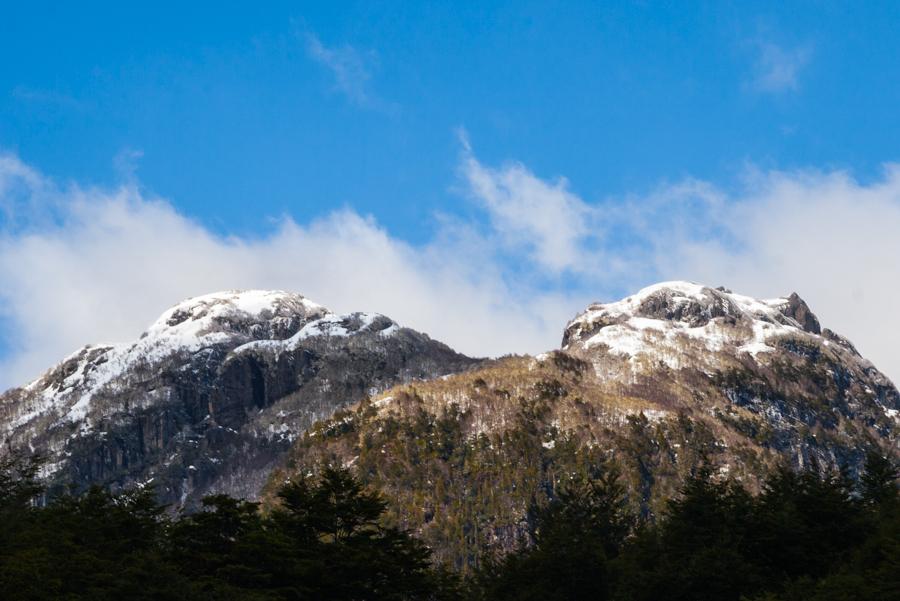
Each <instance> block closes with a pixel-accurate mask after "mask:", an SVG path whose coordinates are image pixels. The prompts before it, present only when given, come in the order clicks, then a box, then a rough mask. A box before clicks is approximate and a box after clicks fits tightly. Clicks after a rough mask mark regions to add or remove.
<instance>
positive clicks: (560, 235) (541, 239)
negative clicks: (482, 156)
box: [460, 132, 599, 274]
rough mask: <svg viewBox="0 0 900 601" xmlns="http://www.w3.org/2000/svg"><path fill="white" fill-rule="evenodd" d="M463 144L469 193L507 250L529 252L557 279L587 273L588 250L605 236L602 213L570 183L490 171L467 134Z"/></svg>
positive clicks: (519, 170) (506, 169)
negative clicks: (585, 248) (593, 240)
mask: <svg viewBox="0 0 900 601" xmlns="http://www.w3.org/2000/svg"><path fill="white" fill-rule="evenodd" d="M460 138H461V141H462V144H463V155H462V161H461V169H460V171H461V175H462V177H463V179H464V181H465V183H466V186H467V191H468V192H469V194H470V195H471V196H472V198H474V199H475V200H476V201H477V202H478V203H479V204H480V205H481V206H482V207H483V208H484V209H485V210H486V212H487V214H488V217H489V218H490V220H491V224H492V226H493V230H494V232H495V233H496V234H498V235H499V236H500V239H501V242H502V243H503V244H504V246H506V247H508V248H509V249H510V250H512V251H513V252H516V251H520V252H521V251H524V253H526V254H527V256H528V257H529V259H530V260H531V261H533V262H535V263H536V264H537V265H538V266H539V267H540V268H541V269H542V270H546V271H549V272H551V273H552V274H559V273H562V272H565V271H572V272H580V271H583V270H584V267H585V265H586V262H585V261H584V254H583V252H582V247H583V245H584V243H585V241H586V239H587V238H589V237H593V236H596V235H598V234H599V224H598V223H595V218H596V216H597V211H596V210H595V209H594V208H592V207H591V206H589V205H588V204H587V203H586V202H585V201H583V200H582V199H581V198H579V197H578V196H577V195H576V194H574V193H573V192H571V191H570V190H569V184H568V182H567V181H566V179H565V178H558V179H556V180H555V181H549V182H548V181H545V180H543V179H541V178H539V177H537V176H535V175H534V174H533V173H531V172H530V171H529V170H528V169H527V168H526V167H525V166H524V165H522V164H521V163H509V164H507V165H504V166H502V167H500V168H491V167H487V166H485V165H483V164H482V163H481V162H479V161H478V159H477V158H476V157H475V154H474V153H473V152H472V148H471V146H470V144H469V141H468V138H467V137H466V135H465V133H464V132H462V133H461V134H460Z"/></svg>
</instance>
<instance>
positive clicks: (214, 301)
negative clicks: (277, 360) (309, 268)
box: [144, 290, 331, 340]
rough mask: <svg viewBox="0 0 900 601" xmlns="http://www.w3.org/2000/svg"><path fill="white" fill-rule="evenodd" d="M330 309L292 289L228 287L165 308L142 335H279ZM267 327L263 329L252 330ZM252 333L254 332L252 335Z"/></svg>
mask: <svg viewBox="0 0 900 601" xmlns="http://www.w3.org/2000/svg"><path fill="white" fill-rule="evenodd" d="M330 313H331V312H330V311H329V310H328V309H326V308H325V307H323V306H321V305H319V304H317V303H314V302H312V301H310V300H309V299H307V298H305V297H303V296H301V295H299V294H295V293H291V292H283V291H281V290H230V291H226V292H216V293H213V294H206V295H203V296H197V297H194V298H190V299H187V300H185V301H183V302H180V303H178V304H177V305H175V306H174V307H172V308H170V309H169V310H167V311H166V312H164V313H163V314H162V315H161V316H160V318H159V319H157V320H156V321H155V322H154V323H153V324H152V325H151V326H150V327H149V328H148V329H147V331H146V332H145V334H144V336H150V337H155V336H162V337H168V338H178V337H186V338H188V339H190V340H193V339H196V338H199V337H202V336H205V335H208V334H210V333H215V332H223V331H224V332H235V333H247V334H251V335H252V334H256V333H258V334H266V336H265V337H267V338H272V339H281V338H287V337H289V336H292V335H293V334H294V333H295V332H296V331H297V330H298V329H299V328H300V327H302V325H303V324H304V323H306V322H309V321H311V320H313V319H319V318H321V317H324V316H326V315H329V314H330ZM254 328H255V329H256V330H260V329H263V330H269V331H266V332H253V331H252V330H253V329H254ZM254 337H255V336H254Z"/></svg>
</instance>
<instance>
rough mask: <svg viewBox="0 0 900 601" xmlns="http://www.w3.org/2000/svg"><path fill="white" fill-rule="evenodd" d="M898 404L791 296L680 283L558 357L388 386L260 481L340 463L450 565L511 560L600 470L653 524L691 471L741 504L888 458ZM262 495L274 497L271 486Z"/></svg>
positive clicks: (607, 310)
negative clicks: (770, 489)
mask: <svg viewBox="0 0 900 601" xmlns="http://www.w3.org/2000/svg"><path fill="white" fill-rule="evenodd" d="M898 416H900V393H898V391H897V389H896V387H895V386H894V385H893V384H892V383H891V382H890V381H889V380H888V378H886V377H885V376H884V375H883V374H881V372H879V371H878V370H877V369H876V368H875V367H874V366H873V365H872V364H871V363H870V362H869V361H867V360H866V359H864V358H863V357H861V356H860V354H859V353H858V352H857V351H856V349H855V348H854V347H853V345H852V344H850V343H849V342H848V341H847V340H846V339H844V338H842V337H841V336H839V335H837V334H835V333H833V332H831V331H830V330H827V329H825V330H823V329H822V328H821V325H820V324H819V321H818V319H817V318H816V316H815V315H814V314H813V313H812V311H811V310H810V309H809V307H808V306H807V305H806V303H805V302H803V300H802V299H800V298H799V297H798V296H797V295H796V294H792V295H790V296H788V297H785V298H779V299H773V300H757V299H753V298H749V297H746V296H741V295H738V294H734V293H732V292H730V291H727V290H724V289H712V288H708V287H704V286H700V285H696V284H690V283H686V282H668V283H664V284H659V285H656V286H651V287H650V288H647V289H644V290H642V291H640V292H639V293H637V294H635V295H633V296H631V297H628V298H626V299H623V300H621V301H619V302H615V303H607V304H596V305H592V306H590V307H588V309H587V310H586V311H585V312H584V313H582V314H581V315H579V316H577V317H576V318H575V319H573V320H572V321H571V322H570V323H569V324H568V325H567V326H566V328H565V333H564V336H563V344H562V348H561V349H560V350H556V351H552V352H549V353H546V354H544V355H540V356H538V357H510V358H506V359H501V360H498V361H493V362H490V363H487V364H484V365H482V366H481V367H480V368H478V369H475V370H470V371H468V372H465V373H461V374H457V375H453V376H450V377H448V378H445V379H440V380H433V381H429V382H424V383H415V384H410V385H403V386H399V387H395V388H393V389H391V390H388V391H387V392H385V393H384V394H383V395H381V396H378V397H375V398H373V399H371V400H368V401H366V402H364V403H361V404H359V405H357V406H355V407H354V408H352V409H351V410H350V411H345V412H341V413H340V414H339V415H337V416H335V417H334V418H332V419H330V420H326V421H324V422H322V423H320V424H318V425H317V426H315V427H314V428H313V429H312V430H311V431H310V432H309V433H308V434H307V435H306V436H304V437H303V438H301V439H298V440H297V442H296V443H295V448H294V449H293V450H292V452H291V462H292V463H291V466H292V467H283V468H282V469H279V470H278V471H277V472H276V474H275V476H274V478H273V482H275V481H279V482H280V481H283V479H284V478H288V477H290V476H291V474H292V473H295V472H296V471H298V470H304V471H307V470H314V469H316V466H317V465H321V462H322V461H323V460H324V461H327V462H335V463H341V464H343V465H352V466H354V467H355V468H356V469H357V470H358V473H359V474H360V476H361V477H363V478H364V479H365V480H367V481H368V482H371V483H372V484H374V485H376V486H378V487H381V488H383V489H385V490H386V491H387V493H388V495H389V496H390V497H391V498H394V499H396V503H395V504H394V505H393V506H392V511H393V512H394V513H393V516H394V519H396V520H397V521H398V522H399V523H401V524H402V525H404V526H406V527H408V528H412V529H413V530H415V531H416V532H418V533H419V535H420V536H422V537H423V538H424V539H425V540H426V541H427V542H428V543H429V544H430V545H431V546H432V547H434V548H435V549H437V554H438V557H440V558H442V559H446V560H449V561H452V562H455V563H456V564H457V565H460V566H463V565H465V564H467V563H471V562H472V561H474V558H475V557H477V555H478V554H479V553H480V552H481V550H482V549H483V548H484V547H485V546H487V547H491V546H493V547H495V548H499V549H504V548H510V547H512V546H513V545H514V544H515V542H516V540H517V539H518V538H519V537H521V536H523V535H525V534H526V532H527V519H528V514H529V508H530V507H532V506H533V504H534V503H541V502H545V501H546V500H547V499H548V498H549V497H552V496H553V495H554V494H555V487H556V485H557V484H558V483H559V481H560V480H561V479H563V478H565V477H567V476H568V475H570V474H572V473H585V474H590V473H592V472H593V471H595V470H597V469H607V468H608V467H609V466H610V465H611V464H615V465H617V466H618V467H619V468H620V469H621V470H622V472H623V475H624V479H625V482H626V484H627V486H628V489H629V491H630V495H631V499H632V502H633V503H634V504H635V506H637V507H639V508H640V509H641V510H642V511H643V512H644V513H645V514H646V515H653V514H655V513H656V512H658V511H659V510H660V508H661V507H662V503H663V501H664V500H665V499H666V498H669V497H671V496H672V495H674V494H675V493H676V492H677V488H678V486H679V485H680V483H681V481H682V480H683V478H684V476H685V475H687V474H688V473H690V472H691V471H692V470H694V469H696V468H697V467H698V466H699V465H700V464H701V463H702V462H711V463H712V464H713V465H714V466H715V468H716V469H717V470H718V473H720V474H722V475H723V476H725V475H729V476H731V477H734V478H736V479H737V480H739V481H740V482H743V483H744V484H745V485H746V486H747V487H748V488H749V489H751V490H758V488H759V486H760V484H761V479H762V478H763V477H764V476H765V474H766V472H767V471H768V470H769V469H771V468H772V467H774V466H775V465H776V464H778V463H788V464H790V465H792V466H794V467H796V468H805V467H809V466H811V465H816V466H819V467H821V468H823V469H831V468H837V467H840V468H845V469H847V470H848V471H849V474H850V475H851V476H855V475H856V474H857V473H858V471H859V469H860V467H861V465H862V462H863V460H864V457H865V453H866V452H867V451H868V450H879V451H880V452H882V453H887V454H889V455H893V456H894V457H900V448H898V443H900V438H898V434H900V419H898ZM272 488H274V486H273V487H272Z"/></svg>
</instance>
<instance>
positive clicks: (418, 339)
mask: <svg viewBox="0 0 900 601" xmlns="http://www.w3.org/2000/svg"><path fill="white" fill-rule="evenodd" d="M475 362H476V360H474V359H470V358H467V357H464V356H463V355H459V354H458V353H455V352H454V351H452V350H451V349H449V347H447V346H446V345H443V344H441V343H439V342H436V341H433V340H432V339H431V338H429V337H428V336H427V335H425V334H422V333H419V332H415V331H414V330H410V329H408V328H403V327H401V326H399V325H398V324H397V323H396V322H394V321H393V320H391V319H390V318H387V317H385V316H383V315H380V314H376V313H350V314H346V315H337V314H334V313H332V312H331V311H329V310H328V309H326V308H325V307H323V306H321V305H319V304H317V303H314V302H312V301H310V300H308V299H306V298H305V297H303V296H302V295H299V294H293V293H287V292H282V291H260V290H251V291H228V292H219V293H213V294H208V295H203V296H200V297H195V298H192V299H188V300H186V301H183V302H181V303H178V304H176V305H174V306H173V307H171V308H170V309H168V310H167V311H165V312H164V313H163V314H162V315H161V316H160V317H159V318H158V319H157V320H156V321H154V322H153V323H152V324H151V325H150V326H149V327H148V328H147V330H145V332H144V333H143V334H142V335H141V336H140V337H139V338H138V339H137V340H135V341H133V342H130V343H124V344H115V345H88V346H85V347H83V348H82V349H80V350H79V351H76V352H75V353H73V354H72V355H70V356H69V357H68V358H66V359H65V360H63V361H62V362H60V363H59V364H57V365H56V366H54V367H52V368H50V369H49V370H47V371H46V372H45V373H44V374H43V375H42V376H40V377H39V378H38V379H36V380H35V381H33V382H31V383H29V384H27V385H26V386H23V387H21V388H15V389H11V390H9V391H7V392H5V393H3V394H2V395H0V428H2V430H0V433H2V434H3V436H4V439H5V445H4V446H5V447H6V448H7V449H10V450H11V449H22V448H27V449H33V450H38V451H40V452H43V453H45V454H46V455H48V461H47V464H46V465H45V468H44V471H45V475H46V476H47V477H49V478H51V479H52V478H56V479H57V480H59V481H60V484H63V483H66V484H71V483H73V482H74V483H78V484H79V485H81V486H86V485H88V484H92V483H100V484H104V485H108V486H113V487H124V486H134V485H144V484H147V483H149V482H152V483H154V484H155V485H157V486H159V487H161V488H162V495H163V498H164V499H165V500H167V501H170V502H173V503H175V504H176V505H178V506H182V505H191V504H195V503H196V502H198V501H199V497H200V496H202V494H205V493H208V492H227V493H229V494H234V495H235V496H247V497H251V498H252V497H253V496H255V494H256V492H257V491H258V489H259V488H260V486H261V485H262V482H263V481H264V480H265V474H264V472H265V470H267V469H269V466H270V465H271V463H272V461H274V460H275V459H276V457H277V456H278V455H279V454H280V453H282V452H283V451H284V450H285V449H286V448H287V447H288V446H289V443H290V442H291V440H292V439H293V437H295V436H297V435H299V433H300V432H302V430H303V429H304V428H305V427H306V426H308V425H309V424H310V423H312V421H314V420H315V419H320V418H323V417H327V416H328V415H330V414H331V412H333V411H334V409H336V408H337V407H340V406H342V405H343V404H347V403H350V402H353V401H356V400H358V399H359V398H360V397H362V396H364V395H365V394H369V393H371V392H374V391H377V390H379V389H381V388H384V387H386V386H388V385H391V384H394V383H398V382H401V381H404V380H408V379H414V378H424V377H430V376H433V375H442V374H444V373H446V370H454V369H464V368H465V367H467V366H469V365H471V364H474V363H475ZM210 448H212V449H214V450H213V451H210ZM217 451H222V453H224V454H225V456H222V455H221V454H219V453H218V452H217ZM199 462H202V463H203V465H199ZM216 462H219V465H217V463H216ZM223 462H224V463H223ZM242 462H248V467H247V469H238V471H237V472H234V473H231V472H229V470H228V469H226V468H227V467H228V466H231V467H234V464H241V463H242ZM204 466H205V467H204ZM160 472H166V475H160ZM60 474H63V476H62V477H59V475H60ZM242 479H244V480H246V481H247V482H242V481H241V480H242Z"/></svg>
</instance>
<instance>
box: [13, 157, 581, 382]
mask: <svg viewBox="0 0 900 601" xmlns="http://www.w3.org/2000/svg"><path fill="white" fill-rule="evenodd" d="M0 184H3V185H4V186H5V188H7V189H12V188H16V189H20V190H25V191H27V192H28V193H30V194H32V195H33V196H34V198H33V199H30V200H31V201H33V202H39V203H41V204H45V205H52V208H51V209H48V210H52V211H53V214H54V216H53V219H49V220H41V221H40V222H35V223H31V224H26V225H25V226H23V227H16V228H14V229H12V230H9V231H7V232H5V233H3V234H0V281H2V282H3V287H2V288H0V310H2V313H3V317H4V318H5V324H4V325H8V326H9V327H8V332H7V333H8V339H9V341H10V342H12V343H13V344H14V348H13V349H12V351H13V352H12V353H10V354H9V355H8V357H7V358H6V359H5V360H3V361H2V362H0V388H2V387H5V386H9V385H14V384H20V383H22V382H25V381H27V380H28V379H30V378H32V377H34V376H36V375H37V374H39V373H40V372H41V371H42V370H43V369H45V368H47V367H49V366H50V365H51V364H52V363H54V362H56V361H58V360H59V359H61V358H62V357H64V356H65V355H67V354H68V353H70V352H72V351H74V350H75V349H77V348H79V347H80V346H81V345H83V344H86V343H96V342H108V341H123V340H130V339H133V338H135V337H137V336H138V335H139V334H140V332H141V331H142V330H143V329H144V328H145V327H146V326H147V325H149V323H150V322H152V321H153V320H154V319H155V318H156V317H157V316H158V315H159V314H160V313H161V312H162V311H163V310H164V309H166V308H167V307H168V306H171V305H172V304H173V303H175V302H178V301H179V300H181V299H184V298H187V297H190V296H194V295H198V294H203V293H207V292H210V291H213V290H222V289H232V288H277V289H285V290H293V291H297V292H300V293H302V294H305V295H307V296H309V297H310V298H312V299H314V300H316V301H317V302H320V303H323V304H325V305H326V306H329V307H330V308H331V309H333V310H335V311H339V312H346V311H357V310H366V311H379V312H382V313H385V314H387V315H389V316H391V317H393V318H394V319H396V320H398V321H399V322H400V323H402V324H404V325H408V326H410V327H414V328H417V329H420V330H423V331H426V332H428V333H429V334H430V335H432V336H434V337H435V338H437V339H439V340H442V341H444V342H447V343H448V344H450V345H451V346H454V347H455V348H457V349H459V350H461V351H464V352H468V353H470V354H478V355H484V354H490V355H497V354H503V353H506V352H538V351H540V350H543V349H546V348H547V347H550V346H555V345H556V344H558V342H559V338H560V337H561V333H562V328H563V325H564V324H565V322H566V320H567V319H568V318H570V317H571V316H572V315H573V314H574V313H575V311H576V310H577V309H578V308H580V307H581V306H582V305H583V304H584V303H585V302H586V299H575V298H573V297H572V296H571V295H562V294H555V293H552V292H542V291H539V290H536V289H534V288H530V287H526V286H522V285H516V284H510V283H507V281H506V278H504V277H503V273H501V268H500V266H499V265H498V264H497V263H496V262H495V261H494V260H493V258H492V256H491V254H490V252H491V251H490V248H489V247H490V243H489V242H487V241H485V240H483V239H481V238H478V239H477V240H476V244H471V242H472V240H467V239H465V238H462V237H461V236H462V235H465V234H466V232H467V231H468V230H463V231H462V232H460V231H454V230H452V229H450V228H447V229H446V230H445V231H443V232H442V234H441V236H439V237H438V238H437V239H436V240H435V241H434V242H432V243H431V244H429V245H426V246H424V247H411V246H409V245H408V244H406V243H404V242H402V241H400V240H397V239H396V238H393V237H391V236H390V235H389V234H388V233H387V232H385V231H384V230H383V229H382V228H380V227H379V226H378V225H377V224H376V223H375V222H374V221H373V220H372V219H370V218H365V217H362V216H360V215H358V214H357V213H355V212H352V211H340V212H335V213H333V214H331V215H330V216H328V217H326V218H324V219H321V220H319V221H315V222H313V223H310V224H307V225H300V224H297V223H294V222H293V221H291V220H289V219H285V220H283V221H282V222H281V223H280V224H279V225H278V227H277V229H275V231H273V232H272V233H271V234H270V235H268V236H264V237H261V238H257V239H244V238H236V237H224V238H223V237H220V236H217V235H215V234H213V233H211V232H210V231H209V230H207V229H206V228H205V227H203V226H202V225H200V224H198V223H195V222H192V221H191V220H189V219H187V218H186V217H184V216H183V215H180V214H179V213H178V212H177V211H176V210H175V209H174V208H173V207H172V206H171V205H170V204H169V203H167V202H165V201H163V200H160V199H154V198H147V197H145V196H144V195H142V194H141V193H140V192H139V191H138V189H137V188H135V187H133V186H131V187H123V188H120V189H115V190H101V189H83V188H79V187H70V188H63V189H60V188H57V187H55V186H54V185H53V183H52V182H51V181H50V180H48V179H47V178H45V177H43V176H40V175H39V174H37V173H36V172H35V171H34V170H32V169H29V168H28V167H27V166H25V165H23V164H22V163H21V162H19V161H17V160H15V159H13V158H10V157H7V158H6V159H5V160H4V161H3V162H0ZM23 194H25V193H24V192H23ZM470 233H471V232H470ZM480 244H486V245H487V248H481V247H480V246H479V245H480ZM482 251H486V252H487V253H488V254H487V256H478V257H475V256H473V253H478V254H479V255H481V252H482Z"/></svg>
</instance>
